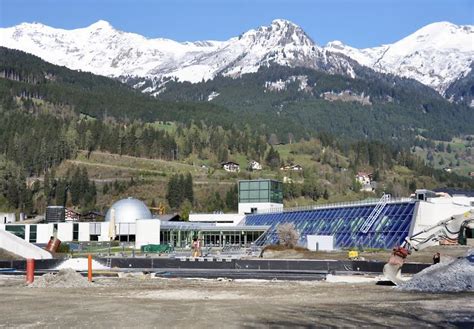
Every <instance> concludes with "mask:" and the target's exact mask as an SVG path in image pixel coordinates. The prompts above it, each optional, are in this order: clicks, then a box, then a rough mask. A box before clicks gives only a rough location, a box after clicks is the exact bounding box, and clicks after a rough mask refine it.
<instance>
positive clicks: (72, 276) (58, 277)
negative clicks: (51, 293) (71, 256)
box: [28, 269, 92, 288]
mask: <svg viewBox="0 0 474 329" xmlns="http://www.w3.org/2000/svg"><path fill="white" fill-rule="evenodd" d="M90 286H92V283H90V282H89V281H87V278H85V277H83V276H82V275H81V274H80V273H77V272H76V271H75V270H72V269H63V270H60V271H59V272H58V273H57V274H53V273H47V274H45V275H43V276H40V277H38V278H36V279H35V281H34V282H33V283H32V284H30V285H29V286H28V287H32V288H86V287H90Z"/></svg>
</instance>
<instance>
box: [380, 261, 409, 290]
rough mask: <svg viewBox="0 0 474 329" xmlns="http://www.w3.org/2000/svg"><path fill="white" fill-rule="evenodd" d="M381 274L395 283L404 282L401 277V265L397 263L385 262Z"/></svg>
mask: <svg viewBox="0 0 474 329" xmlns="http://www.w3.org/2000/svg"><path fill="white" fill-rule="evenodd" d="M383 275H384V277H385V278H387V279H388V280H390V281H392V282H393V283H394V284H395V285H400V284H402V283H403V282H405V280H403V278H402V266H401V265H399V264H390V263H387V264H385V266H384V267H383Z"/></svg>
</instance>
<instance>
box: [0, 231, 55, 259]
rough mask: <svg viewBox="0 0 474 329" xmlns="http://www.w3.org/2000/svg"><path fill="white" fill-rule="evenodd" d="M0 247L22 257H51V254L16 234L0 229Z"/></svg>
mask: <svg viewBox="0 0 474 329" xmlns="http://www.w3.org/2000/svg"><path fill="white" fill-rule="evenodd" d="M0 248H2V249H5V250H6V251H8V252H11V253H13V254H15V255H18V256H21V257H23V258H34V259H51V258H53V256H52V255H51V254H50V253H49V252H47V251H46V250H43V249H41V248H39V247H37V246H35V245H34V244H32V243H29V242H27V241H25V240H23V239H21V238H19V237H17V236H16V235H14V234H12V233H10V232H7V231H4V230H0Z"/></svg>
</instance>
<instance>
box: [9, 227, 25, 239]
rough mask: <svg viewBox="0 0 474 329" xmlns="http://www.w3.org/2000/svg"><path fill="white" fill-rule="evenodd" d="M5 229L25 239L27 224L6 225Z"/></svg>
mask: <svg viewBox="0 0 474 329" xmlns="http://www.w3.org/2000/svg"><path fill="white" fill-rule="evenodd" d="M5 231H7V232H10V233H12V234H15V235H16V236H17V237H19V238H21V239H23V240H24V239H25V225H6V226H5Z"/></svg>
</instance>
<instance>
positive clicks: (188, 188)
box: [184, 173, 194, 204]
mask: <svg viewBox="0 0 474 329" xmlns="http://www.w3.org/2000/svg"><path fill="white" fill-rule="evenodd" d="M184 199H187V200H188V201H189V202H190V203H191V204H193V202H194V190H193V176H191V173H188V174H187V175H186V179H185V181H184Z"/></svg>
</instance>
